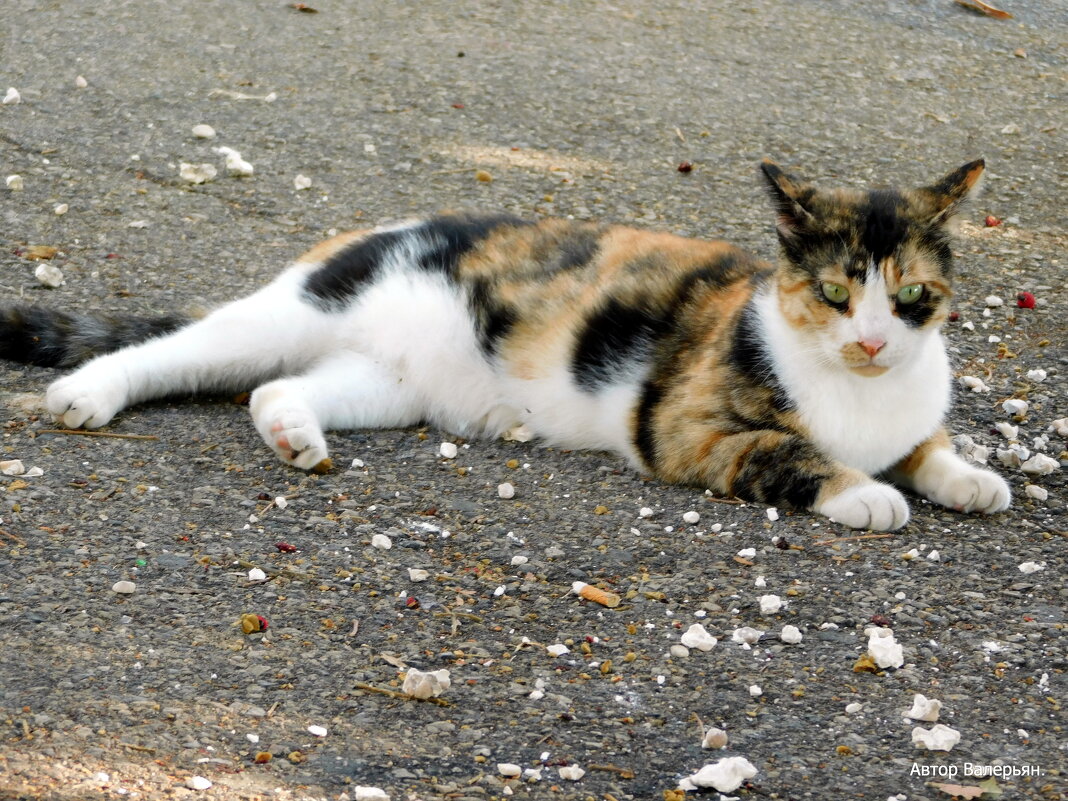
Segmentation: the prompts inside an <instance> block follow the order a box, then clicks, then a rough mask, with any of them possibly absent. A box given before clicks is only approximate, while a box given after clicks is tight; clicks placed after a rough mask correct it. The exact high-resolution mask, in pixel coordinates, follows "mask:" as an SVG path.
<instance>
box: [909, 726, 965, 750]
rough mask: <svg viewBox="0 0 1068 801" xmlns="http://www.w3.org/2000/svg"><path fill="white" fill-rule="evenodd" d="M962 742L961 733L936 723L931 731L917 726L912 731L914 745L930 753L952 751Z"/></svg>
mask: <svg viewBox="0 0 1068 801" xmlns="http://www.w3.org/2000/svg"><path fill="white" fill-rule="evenodd" d="M959 742H960V732H959V731H957V730H956V729H951V728H950V727H949V726H946V725H944V724H942V723H936V724H935V725H934V726H932V727H931V728H930V729H922V728H920V727H919V726H917V727H916V728H915V729H913V730H912V744H913V745H915V746H916V747H917V748H926V749H927V750H929V751H950V750H952V749H953V746H955V745H956V744H957V743H959Z"/></svg>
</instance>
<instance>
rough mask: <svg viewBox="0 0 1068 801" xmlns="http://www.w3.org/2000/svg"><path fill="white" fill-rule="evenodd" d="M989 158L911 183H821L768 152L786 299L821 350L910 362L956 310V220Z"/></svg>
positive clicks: (863, 371) (846, 363)
mask: <svg viewBox="0 0 1068 801" xmlns="http://www.w3.org/2000/svg"><path fill="white" fill-rule="evenodd" d="M983 168H984V163H983V161H982V159H979V160H977V161H973V162H971V163H969V164H965V165H964V166H963V167H961V168H960V169H958V170H955V171H954V172H951V173H950V174H949V175H947V176H945V177H944V178H942V179H940V180H939V181H937V182H935V183H933V184H931V185H930V186H926V187H922V188H919V189H912V190H907V191H897V190H891V189H875V190H868V191H861V190H856V189H834V190H823V189H817V188H816V187H814V186H812V185H811V184H809V183H807V182H805V181H803V180H800V179H798V178H796V177H794V176H792V175H789V174H787V173H785V172H783V170H782V169H780V168H779V167H778V166H777V165H776V164H774V163H772V162H770V161H765V162H764V164H763V165H762V169H763V173H764V177H765V178H766V179H767V183H768V186H769V188H770V189H771V195H772V199H773V201H774V203H775V206H776V211H777V212H778V233H779V243H780V246H781V252H782V258H781V260H780V267H779V271H778V273H777V291H778V301H779V308H780V310H781V311H782V314H783V317H784V318H785V319H786V321H787V323H788V324H789V325H790V326H791V328H792V329H793V330H794V331H795V332H796V333H797V334H798V336H799V338H800V339H801V340H802V341H803V342H805V344H806V345H807V346H808V347H810V348H812V349H814V350H815V353H813V355H814V356H816V357H817V358H819V359H820V360H821V361H823V362H824V363H827V364H833V365H840V366H842V367H843V368H845V369H848V370H851V371H852V372H854V373H856V374H858V375H864V376H875V375H881V374H883V373H885V372H886V371H887V370H890V369H892V368H894V367H896V366H898V365H900V364H903V363H906V362H907V361H908V360H909V359H910V357H911V356H912V355H913V354H914V353H915V352H916V350H917V348H919V347H920V345H921V344H923V343H924V342H926V340H927V338H928V337H930V336H932V335H933V334H934V333H935V332H937V330H938V327H939V326H940V325H941V324H942V322H943V321H944V320H945V319H946V317H947V315H948V314H949V300H950V296H951V294H952V290H951V283H950V276H951V271H952V254H951V251H950V245H949V232H948V230H947V226H948V223H949V221H950V219H951V218H952V217H953V215H954V214H955V213H956V212H957V210H958V209H959V208H960V206H961V204H962V203H963V202H964V201H965V200H966V199H967V198H968V197H969V195H971V194H972V193H973V192H974V191H975V189H976V187H977V185H978V182H979V178H980V177H981V175H982V173H983Z"/></svg>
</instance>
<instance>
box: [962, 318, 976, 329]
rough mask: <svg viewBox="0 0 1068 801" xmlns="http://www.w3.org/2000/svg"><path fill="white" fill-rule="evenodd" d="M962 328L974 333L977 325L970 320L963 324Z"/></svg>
mask: <svg viewBox="0 0 1068 801" xmlns="http://www.w3.org/2000/svg"><path fill="white" fill-rule="evenodd" d="M960 327H961V328H964V329H966V330H968V331H974V330H975V323H973V322H972V321H971V320H968V321H967V322H963V323H961V324H960Z"/></svg>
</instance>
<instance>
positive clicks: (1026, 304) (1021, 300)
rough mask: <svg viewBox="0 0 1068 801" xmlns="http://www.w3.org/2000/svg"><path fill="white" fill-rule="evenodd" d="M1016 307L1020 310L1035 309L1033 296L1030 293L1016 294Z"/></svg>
mask: <svg viewBox="0 0 1068 801" xmlns="http://www.w3.org/2000/svg"><path fill="white" fill-rule="evenodd" d="M1016 305H1017V306H1019V307H1020V308H1021V309H1033V308H1035V296H1034V295H1032V294H1031V293H1030V292H1018V293H1017V294H1016Z"/></svg>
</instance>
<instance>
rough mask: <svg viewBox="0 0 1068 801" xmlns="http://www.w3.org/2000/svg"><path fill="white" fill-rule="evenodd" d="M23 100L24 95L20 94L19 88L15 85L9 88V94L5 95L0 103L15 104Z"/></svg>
mask: <svg viewBox="0 0 1068 801" xmlns="http://www.w3.org/2000/svg"><path fill="white" fill-rule="evenodd" d="M21 102H22V95H20V94H19V90H18V89H16V88H15V87H14V86H12V87H10V88H8V90H7V94H6V95H4V99H3V100H0V104H3V105H5V106H14V105H17V104H19V103H21Z"/></svg>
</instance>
